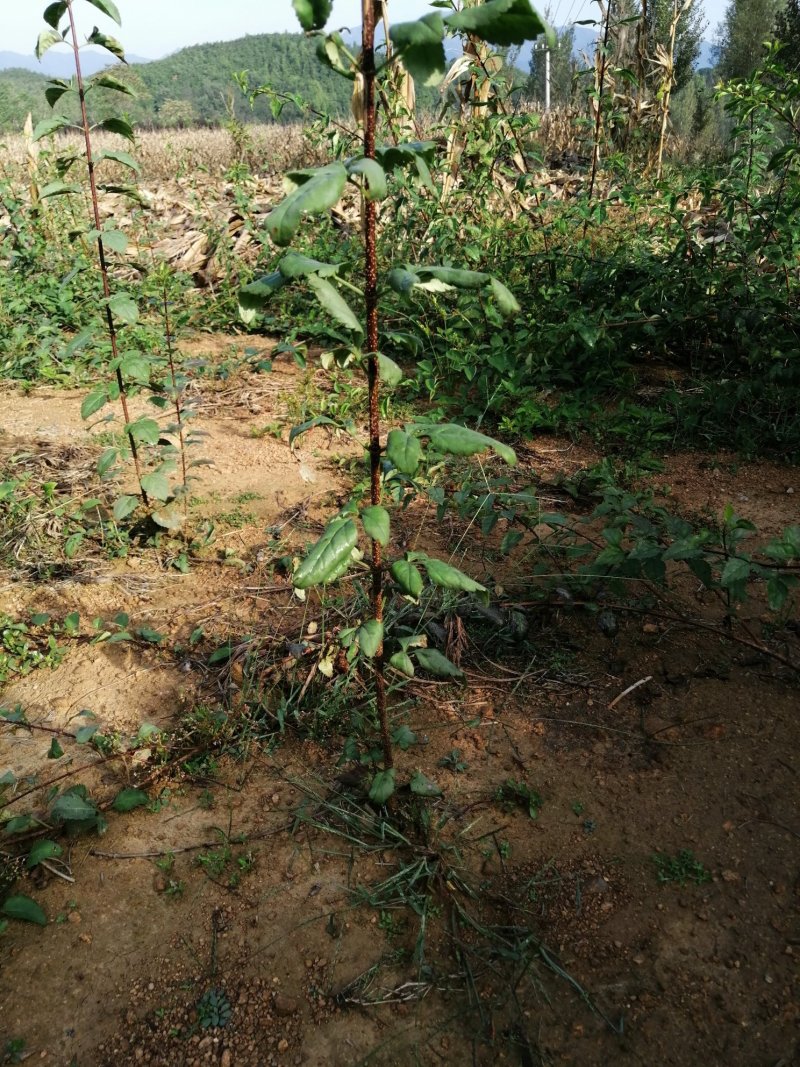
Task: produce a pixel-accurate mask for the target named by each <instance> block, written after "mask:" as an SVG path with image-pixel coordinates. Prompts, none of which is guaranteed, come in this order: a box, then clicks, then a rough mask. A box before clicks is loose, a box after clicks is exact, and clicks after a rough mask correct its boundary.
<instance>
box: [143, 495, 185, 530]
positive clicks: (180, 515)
mask: <svg viewBox="0 0 800 1067" xmlns="http://www.w3.org/2000/svg"><path fill="white" fill-rule="evenodd" d="M150 518H151V519H152V520H153V522H154V523H156V524H157V525H158V526H161V527H163V529H165V530H180V528H181V527H182V526H183V524H184V523H185V522H186V513H185V512H184V511H183V509H182V508H181V507H180V506H179V505H178V504H177V503H175V502H174V501H173V503H171V504H167V506H166V507H165V508H159V509H158V511H154V512H153V513H152V514H151V516H150Z"/></svg>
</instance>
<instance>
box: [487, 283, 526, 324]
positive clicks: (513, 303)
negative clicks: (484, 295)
mask: <svg viewBox="0 0 800 1067" xmlns="http://www.w3.org/2000/svg"><path fill="white" fill-rule="evenodd" d="M489 285H490V288H491V290H492V296H493V297H494V299H495V302H496V304H497V306H498V308H499V309H500V311H501V312H502V314H503V315H517V314H518V313H519V312H520V311H521V310H522V308H521V307H520V306H519V302H518V300H517V298H516V297H515V296H514V294H513V293H512V292H511V290H510V289H507V288H506V286H505V285H503V283H502V282H500V281H498V280H497V278H492V280H491V282H490V283H489Z"/></svg>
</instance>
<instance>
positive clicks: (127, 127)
mask: <svg viewBox="0 0 800 1067" xmlns="http://www.w3.org/2000/svg"><path fill="white" fill-rule="evenodd" d="M100 129H102V130H105V131H106V132H107V133H116V134H117V135H118V136H119V137H124V138H125V139H126V140H127V141H135V140H136V134H135V133H134V132H133V126H131V124H130V123H129V122H127V121H126V120H125V119H115V118H110V119H105V120H104V121H103V122H102V123H101V124H100ZM105 188H106V189H107V191H108V192H120V193H125V194H127V195H129V196H132V197H133V199H134V200H138V199H139V194H138V191H137V190H136V188H135V186H117V187H116V188H114V187H113V186H111V185H106V186H105Z"/></svg>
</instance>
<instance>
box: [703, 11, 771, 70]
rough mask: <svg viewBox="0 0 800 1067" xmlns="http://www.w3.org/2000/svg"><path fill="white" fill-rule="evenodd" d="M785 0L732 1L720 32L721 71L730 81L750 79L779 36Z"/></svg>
mask: <svg viewBox="0 0 800 1067" xmlns="http://www.w3.org/2000/svg"><path fill="white" fill-rule="evenodd" d="M780 9H781V0H730V2H729V4H728V7H727V8H726V10H725V18H724V19H723V21H722V24H721V25H720V27H719V28H718V30H717V44H716V47H717V70H718V73H719V74H720V76H721V77H722V78H724V79H726V80H733V79H736V78H748V77H749V76H750V75H751V74H752V73H753V71H754V70H755V69H756V67H757V66H758V65H759V63H760V62H761V60H762V59H763V57H764V42H765V41H768V40H772V39H773V38H774V36H775V23H776V19H777V17H778V13H779V11H780Z"/></svg>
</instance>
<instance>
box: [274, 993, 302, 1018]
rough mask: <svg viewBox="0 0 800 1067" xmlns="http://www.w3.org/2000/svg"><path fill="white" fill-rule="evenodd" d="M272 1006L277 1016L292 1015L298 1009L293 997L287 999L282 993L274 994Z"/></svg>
mask: <svg viewBox="0 0 800 1067" xmlns="http://www.w3.org/2000/svg"><path fill="white" fill-rule="evenodd" d="M274 1004H275V1011H276V1012H277V1013H278V1015H294V1013H295V1012H296V1011H297V1009H298V1003H297V1001H296V1000H295V999H294V997H287V996H286V995H285V994H283V993H276V994H275V1000H274Z"/></svg>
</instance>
